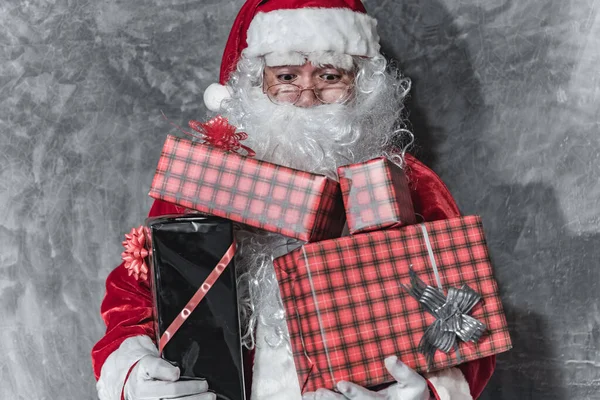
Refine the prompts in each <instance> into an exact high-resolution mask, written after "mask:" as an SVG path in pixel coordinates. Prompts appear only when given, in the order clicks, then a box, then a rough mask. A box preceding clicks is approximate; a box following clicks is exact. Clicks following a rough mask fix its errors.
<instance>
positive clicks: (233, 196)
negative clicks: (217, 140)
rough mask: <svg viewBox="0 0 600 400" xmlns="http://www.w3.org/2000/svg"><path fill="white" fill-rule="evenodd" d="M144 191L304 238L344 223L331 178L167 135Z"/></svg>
mask: <svg viewBox="0 0 600 400" xmlns="http://www.w3.org/2000/svg"><path fill="white" fill-rule="evenodd" d="M150 196H151V197H154V198H156V199H161V200H164V201H167V202H170V203H175V204H178V205H180V206H183V207H187V208H191V209H195V210H198V211H201V212H204V213H207V214H212V215H215V216H218V217H223V218H227V219H230V220H232V221H236V222H241V223H244V224H247V225H251V226H254V227H257V228H261V229H264V230H267V231H270V232H276V233H281V234H282V235H285V236H289V237H293V238H296V239H299V240H303V241H307V242H310V241H317V240H322V239H328V238H333V237H338V236H339V235H340V233H341V231H342V229H343V226H344V210H343V203H342V199H341V192H340V188H339V184H338V183H337V182H335V181H332V180H330V179H328V178H326V177H324V176H321V175H314V174H310V173H308V172H302V171H298V170H294V169H291V168H286V167H282V166H279V165H275V164H271V163H267V162H264V161H259V160H256V159H253V158H247V157H244V156H241V155H239V154H237V153H227V152H224V151H222V150H219V149H216V148H213V147H210V146H207V145H204V144H200V143H194V142H191V141H189V140H185V139H181V138H177V137H174V136H170V135H169V136H168V137H167V140H166V142H165V144H164V147H163V151H162V155H161V157H160V160H159V162H158V167H157V169H156V174H155V175H154V180H153V182H152V187H151V189H150Z"/></svg>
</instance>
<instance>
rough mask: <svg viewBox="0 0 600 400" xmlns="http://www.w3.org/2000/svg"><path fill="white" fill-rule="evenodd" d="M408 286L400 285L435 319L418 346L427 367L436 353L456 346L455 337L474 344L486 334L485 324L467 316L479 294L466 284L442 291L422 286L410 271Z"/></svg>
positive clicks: (425, 285) (413, 272) (478, 298)
mask: <svg viewBox="0 0 600 400" xmlns="http://www.w3.org/2000/svg"><path fill="white" fill-rule="evenodd" d="M410 284H411V286H410V287H408V286H406V285H402V287H404V289H406V290H407V291H408V293H410V295H411V296H412V297H414V298H415V299H416V300H417V301H418V302H419V303H421V305H422V306H423V307H425V309H426V310H427V311H428V312H429V313H430V314H432V315H433V316H434V317H435V318H436V320H435V322H434V323H433V324H431V325H430V326H429V327H428V328H427V330H425V334H424V335H423V337H422V338H421V342H420V343H419V352H421V353H423V354H424V355H425V359H426V360H427V365H428V367H429V366H431V365H432V364H433V356H434V355H435V352H436V350H441V351H443V352H444V353H448V352H449V351H450V350H452V348H453V347H454V346H455V345H456V338H457V337H458V338H460V340H462V341H463V342H473V343H476V342H478V341H479V339H480V338H481V335H482V334H483V333H484V332H485V329H486V327H485V325H484V324H483V323H481V322H480V321H479V320H477V319H475V318H473V317H471V316H469V315H467V314H468V313H469V312H471V310H472V309H473V307H475V305H476V304H477V303H479V301H480V300H481V295H480V294H479V293H477V292H476V291H474V290H473V289H471V288H470V287H469V286H467V285H463V286H462V288H460V289H456V288H450V289H448V296H444V292H442V291H441V290H440V289H437V288H434V287H433V286H429V285H427V284H425V282H423V281H422V280H421V279H420V278H419V277H418V276H417V274H416V272H415V271H413V269H412V268H411V269H410Z"/></svg>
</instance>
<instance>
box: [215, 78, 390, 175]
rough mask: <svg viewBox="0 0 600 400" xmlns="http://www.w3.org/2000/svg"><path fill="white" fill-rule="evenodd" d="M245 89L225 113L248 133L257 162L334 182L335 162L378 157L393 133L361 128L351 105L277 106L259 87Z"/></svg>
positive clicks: (346, 162) (249, 144)
mask: <svg viewBox="0 0 600 400" xmlns="http://www.w3.org/2000/svg"><path fill="white" fill-rule="evenodd" d="M248 92H249V93H248V96H247V98H242V99H240V100H238V104H237V106H236V107H235V112H233V113H232V114H235V115H226V116H227V117H228V118H229V119H230V120H231V122H232V123H233V124H234V125H236V126H238V127H239V128H240V129H241V130H243V131H245V132H246V133H247V134H248V139H247V140H246V141H245V145H247V146H248V147H250V148H251V149H253V150H254V151H255V152H256V158H257V159H259V160H264V161H269V162H272V163H275V164H279V165H284V166H287V167H291V168H295V169H300V170H302V171H307V172H312V173H316V174H321V175H325V176H327V177H329V178H331V179H335V180H337V173H336V170H337V167H338V166H341V165H347V164H351V163H354V162H359V161H364V160H367V159H370V158H374V157H377V156H379V155H381V154H382V151H383V146H384V145H385V144H386V142H387V138H388V137H389V135H390V133H391V132H390V131H389V130H388V131H387V132H383V133H384V134H382V132H377V133H375V132H371V129H365V127H364V126H361V122H364V121H360V116H359V115H357V113H356V112H355V108H354V107H353V105H352V104H350V105H344V104H327V105H321V106H317V107H311V108H301V107H296V106H294V105H275V104H273V103H271V101H270V100H269V99H268V97H267V96H266V95H265V94H263V93H262V91H261V90H260V88H252V89H250V90H249V91H248ZM234 101H235V100H234ZM367 128H368V127H367ZM390 128H391V126H389V127H388V129H390Z"/></svg>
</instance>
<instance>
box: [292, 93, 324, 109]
mask: <svg viewBox="0 0 600 400" xmlns="http://www.w3.org/2000/svg"><path fill="white" fill-rule="evenodd" d="M319 103H320V101H319V99H317V97H316V96H315V92H314V90H312V89H305V90H303V91H302V93H301V94H300V99H298V101H297V102H296V104H295V106H296V107H303V108H309V107H314V106H316V105H318V104H319Z"/></svg>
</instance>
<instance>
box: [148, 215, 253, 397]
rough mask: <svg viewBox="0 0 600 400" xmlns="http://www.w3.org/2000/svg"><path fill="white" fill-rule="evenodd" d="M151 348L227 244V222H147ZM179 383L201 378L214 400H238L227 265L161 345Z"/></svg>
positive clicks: (240, 378) (239, 364)
mask: <svg viewBox="0 0 600 400" xmlns="http://www.w3.org/2000/svg"><path fill="white" fill-rule="evenodd" d="M147 226H148V228H149V234H150V243H151V247H152V254H151V263H150V265H151V276H152V290H153V295H154V301H155V322H156V332H157V335H158V337H157V342H158V340H159V339H160V337H161V336H162V334H163V333H164V332H165V330H166V329H167V328H168V327H169V325H170V324H171V323H172V322H173V320H174V319H175V318H176V317H177V315H178V314H179V313H180V312H181V311H182V310H183V308H184V307H185V306H186V304H187V303H188V301H189V300H190V299H191V298H192V296H194V294H195V293H196V291H197V290H198V288H199V287H200V286H201V285H202V283H203V282H204V281H205V279H206V278H207V277H208V275H209V274H210V273H211V272H212V271H213V269H214V268H215V267H216V265H217V263H218V262H219V261H220V260H221V258H222V257H223V255H224V254H225V252H226V251H227V249H228V248H229V246H230V245H231V243H232V241H233V226H232V223H231V222H230V221H228V220H225V219H222V218H217V217H205V216H198V215H185V216H168V217H159V218H151V219H148V221H147ZM162 356H163V358H164V359H166V360H168V361H170V362H172V363H174V364H176V365H178V366H179V367H180V370H181V377H182V378H183V379H186V378H204V379H206V380H207V381H208V386H209V389H210V390H211V391H214V392H215V393H217V398H218V399H226V400H244V399H245V395H244V375H243V374H244V368H243V361H242V345H241V335H240V323H239V317H238V303H237V291H236V274H235V268H234V265H233V260H232V261H231V263H230V264H229V265H228V267H227V268H226V269H225V271H223V274H222V275H221V276H220V277H219V278H218V279H217V281H216V282H215V284H214V285H213V287H212V288H211V289H210V290H209V291H208V293H207V294H206V296H205V297H204V299H202V301H201V302H200V304H198V306H197V307H196V309H195V310H194V311H193V312H192V313H191V314H190V316H189V317H188V318H187V320H186V321H185V322H184V323H183V325H182V326H181V327H180V328H179V330H178V331H177V332H176V333H175V334H174V335H173V337H172V338H171V339H170V341H169V342H168V343H167V344H166V346H165V348H164V350H163V354H162Z"/></svg>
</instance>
